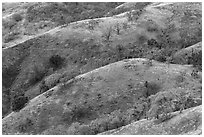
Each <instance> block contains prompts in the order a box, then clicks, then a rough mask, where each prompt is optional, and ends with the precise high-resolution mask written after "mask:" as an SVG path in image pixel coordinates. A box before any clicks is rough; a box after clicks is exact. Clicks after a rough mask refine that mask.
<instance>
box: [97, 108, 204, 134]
mask: <svg viewBox="0 0 204 137" xmlns="http://www.w3.org/2000/svg"><path fill="white" fill-rule="evenodd" d="M178 134H180V135H182V134H185V135H186V134H187V135H201V134H202V106H198V107H194V108H190V109H187V110H185V111H183V113H181V114H179V112H174V113H173V118H171V119H170V120H168V121H165V122H162V123H161V122H158V120H155V119H153V120H145V119H143V120H140V121H137V122H134V123H132V124H129V125H127V126H124V127H122V128H120V129H114V130H111V131H107V132H104V133H101V135H178Z"/></svg>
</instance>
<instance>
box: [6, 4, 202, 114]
mask: <svg viewBox="0 0 204 137" xmlns="http://www.w3.org/2000/svg"><path fill="white" fill-rule="evenodd" d="M39 4H40V3H37V5H39ZM45 5H46V4H45ZM48 5H49V4H48ZM59 5H60V3H59ZM128 5H131V4H127V5H126V6H128ZM41 6H42V7H43V6H44V5H43V4H42V5H41ZM55 6H56V5H55ZM48 7H49V6H48ZM38 8H39V7H38ZM38 8H37V9H38ZM31 9H32V8H31ZM189 9H190V10H189ZM132 10H133V12H132V13H131V14H128V13H125V14H123V15H119V16H113V17H104V18H95V19H87V20H81V21H77V22H73V23H70V24H65V25H62V26H59V27H57V28H55V29H53V30H51V31H49V32H47V33H46V34H45V35H44V34H43V35H40V36H37V37H35V38H34V39H29V40H26V41H23V42H22V43H20V44H17V45H14V46H13V47H12V48H6V49H3V52H2V54H3V86H4V90H3V94H4V96H5V97H6V98H5V100H4V101H3V102H5V104H4V106H5V108H3V109H4V110H5V111H4V115H6V114H8V113H9V112H11V109H10V102H11V101H10V102H9V100H12V99H10V98H12V96H15V95H22V94H25V95H26V96H27V97H29V98H30V99H32V98H34V97H35V96H37V95H39V94H41V92H40V87H39V85H40V82H41V81H42V80H44V79H46V78H47V77H48V76H51V75H60V76H61V77H59V81H60V80H61V79H63V77H64V75H65V76H70V75H72V74H75V75H78V74H83V73H86V72H89V71H91V70H94V69H96V68H99V67H102V66H105V65H107V64H110V63H113V62H117V61H119V60H122V59H125V58H138V57H140V58H150V59H155V60H157V61H161V62H165V61H167V58H168V57H169V56H171V55H172V53H174V51H175V50H178V49H180V48H181V47H187V46H190V44H195V43H197V42H200V41H201V35H200V32H201V24H199V23H200V21H201V4H200V3H195V4H189V3H168V4H162V3H160V4H157V5H156V4H150V5H147V6H143V8H142V9H141V11H140V12H137V11H136V12H134V10H137V9H134V8H133V9H132ZM176 11H178V12H176ZM174 12H175V14H173V13H174ZM186 12H187V13H189V14H186ZM129 15H131V16H129ZM43 16H44V15H43ZM45 16H46V15H45ZM131 17H133V18H131ZM167 19H168V20H167ZM152 24H153V26H152ZM170 24H175V25H172V26H173V27H170V26H171V25H170ZM154 25H155V26H154ZM169 25H170V26H169ZM169 27H170V28H171V29H169ZM109 34H110V35H109ZM175 36H176V37H175ZM186 36H188V37H186ZM161 38H162V39H161ZM152 39H153V42H152V43H151V41H150V40H152ZM192 39H193V40H192ZM155 41H156V42H155ZM183 41H184V43H182V42H183ZM56 54H57V55H60V56H61V57H62V58H64V59H65V62H64V66H63V67H62V68H61V69H58V70H56V71H53V69H52V67H50V64H49V63H50V58H51V57H52V56H53V55H56ZM39 75H40V76H39ZM38 76H39V77H38ZM71 77H73V76H70V78H71ZM33 81H34V82H33ZM56 81H57V80H56ZM56 83H57V82H56ZM56 83H54V84H53V85H56ZM51 85H52V84H51ZM53 85H52V86H51V87H50V88H52V87H53ZM3 99H4V98H3Z"/></svg>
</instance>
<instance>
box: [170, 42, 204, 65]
mask: <svg viewBox="0 0 204 137" xmlns="http://www.w3.org/2000/svg"><path fill="white" fill-rule="evenodd" d="M193 58H197V60H193ZM201 58H202V43H201V42H199V43H197V44H195V45H192V46H190V47H187V48H184V49H182V50H180V51H178V52H176V53H175V54H174V56H173V60H174V63H176V64H195V66H196V65H199V66H200V68H202V60H200V59H201Z"/></svg>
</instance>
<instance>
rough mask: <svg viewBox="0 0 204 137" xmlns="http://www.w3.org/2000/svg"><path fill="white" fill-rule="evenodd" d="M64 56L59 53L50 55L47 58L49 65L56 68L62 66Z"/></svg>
mask: <svg viewBox="0 0 204 137" xmlns="http://www.w3.org/2000/svg"><path fill="white" fill-rule="evenodd" d="M64 60H65V59H64V58H63V57H61V56H59V55H53V56H51V57H50V59H49V63H50V65H51V67H52V68H53V69H54V70H56V69H59V68H60V67H62V65H63V63H64Z"/></svg>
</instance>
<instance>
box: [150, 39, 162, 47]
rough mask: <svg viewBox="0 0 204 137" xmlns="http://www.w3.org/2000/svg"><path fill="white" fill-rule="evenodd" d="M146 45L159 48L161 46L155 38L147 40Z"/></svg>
mask: <svg viewBox="0 0 204 137" xmlns="http://www.w3.org/2000/svg"><path fill="white" fill-rule="evenodd" d="M147 45H149V46H151V47H157V48H159V49H160V48H161V46H160V44H159V43H158V42H157V41H156V40H155V39H150V40H148V41H147Z"/></svg>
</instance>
